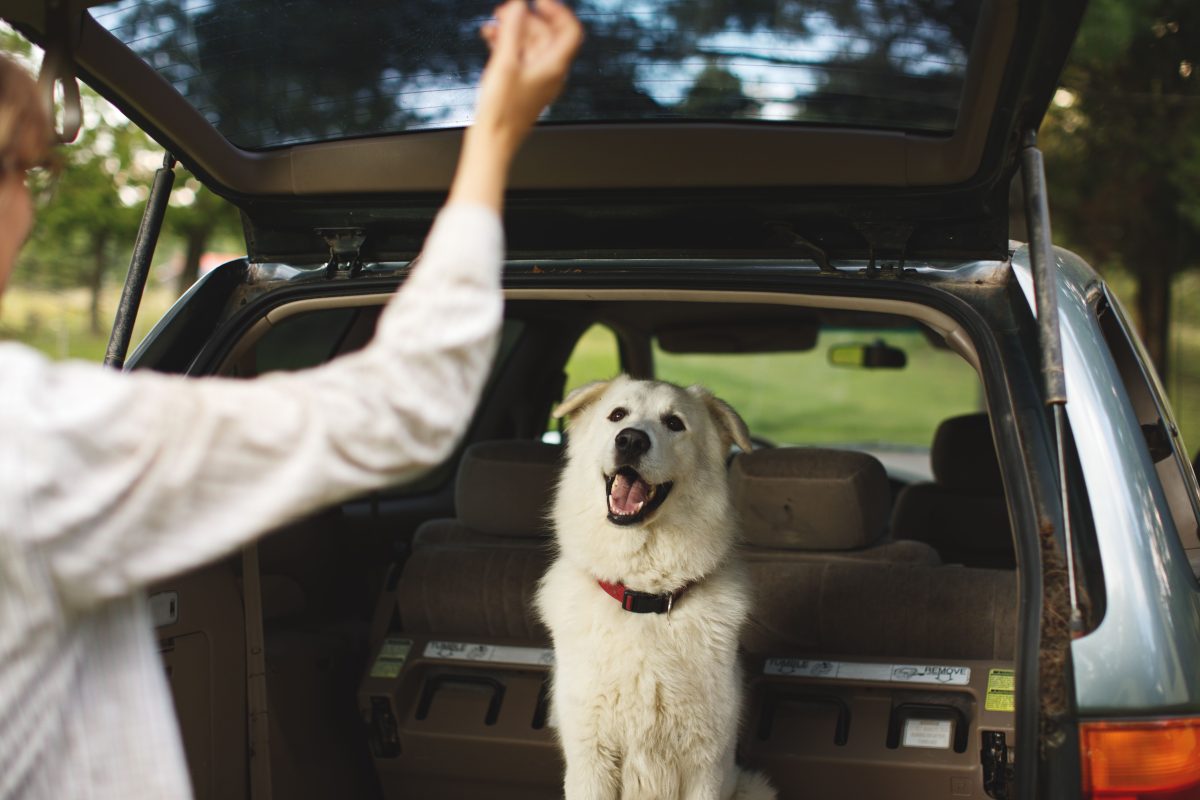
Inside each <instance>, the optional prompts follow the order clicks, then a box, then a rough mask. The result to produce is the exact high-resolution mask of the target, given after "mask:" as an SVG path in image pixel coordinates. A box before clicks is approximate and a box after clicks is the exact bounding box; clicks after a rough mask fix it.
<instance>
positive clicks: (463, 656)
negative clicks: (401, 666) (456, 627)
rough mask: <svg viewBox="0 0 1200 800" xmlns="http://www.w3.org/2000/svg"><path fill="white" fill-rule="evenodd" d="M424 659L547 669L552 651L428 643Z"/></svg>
mask: <svg viewBox="0 0 1200 800" xmlns="http://www.w3.org/2000/svg"><path fill="white" fill-rule="evenodd" d="M425 657H426V658H441V659H448V660H452V661H486V662H493V663H501V664H533V665H539V666H545V667H548V666H550V665H552V664H553V663H554V651H553V650H550V649H549V648H545V647H512V646H509V645H500V644H476V643H473V642H430V643H429V644H427V645H425Z"/></svg>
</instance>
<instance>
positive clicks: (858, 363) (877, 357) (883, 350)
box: [829, 339, 908, 369]
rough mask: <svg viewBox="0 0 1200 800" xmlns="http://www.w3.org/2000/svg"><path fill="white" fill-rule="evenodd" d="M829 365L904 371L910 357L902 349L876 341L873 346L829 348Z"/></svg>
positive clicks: (845, 345) (857, 345) (854, 345)
mask: <svg viewBox="0 0 1200 800" xmlns="http://www.w3.org/2000/svg"><path fill="white" fill-rule="evenodd" d="M829 363H830V364H832V365H833V366H835V367H858V368H860V369H902V368H903V367H904V366H905V365H907V364H908V356H906V355H905V354H904V351H903V350H901V349H900V348H898V347H892V346H890V345H889V344H887V343H886V342H884V341H883V340H882V339H876V340H875V341H874V342H872V343H871V344H838V345H834V346H833V347H831V348H829Z"/></svg>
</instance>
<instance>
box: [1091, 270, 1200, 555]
mask: <svg viewBox="0 0 1200 800" xmlns="http://www.w3.org/2000/svg"><path fill="white" fill-rule="evenodd" d="M1096 318H1097V319H1098V320H1099V322H1100V331H1101V333H1102V334H1103V335H1104V340H1105V342H1106V343H1107V344H1108V349H1109V351H1110V352H1111V353H1112V356H1113V360H1114V361H1115V362H1116V365H1117V369H1118V370H1119V371H1120V373H1121V382H1122V383H1123V384H1124V385H1125V391H1126V393H1127V394H1128V396H1129V400H1130V402H1131V403H1132V404H1133V409H1134V412H1135V413H1136V414H1137V418H1138V424H1140V425H1141V427H1142V434H1143V436H1144V437H1145V439H1146V446H1147V448H1148V449H1149V451H1150V457H1151V459H1153V461H1154V466H1155V471H1156V472H1157V473H1158V479H1159V481H1160V482H1161V483H1162V487H1163V491H1164V492H1165V493H1166V495H1167V503H1168V504H1169V506H1170V508H1171V517H1172V519H1173V520H1174V522H1175V529H1176V530H1177V531H1179V538H1180V541H1181V542H1182V544H1183V548H1184V550H1186V551H1187V554H1188V560H1189V561H1190V562H1191V564H1192V570H1193V571H1194V572H1197V573H1198V574H1200V524H1198V520H1200V489H1198V488H1197V484H1196V475H1195V473H1194V472H1193V471H1192V466H1191V462H1190V461H1189V459H1188V456H1187V448H1186V447H1185V446H1184V443H1183V437H1182V436H1181V435H1180V433H1179V426H1178V425H1177V424H1176V423H1175V418H1174V416H1173V415H1172V414H1171V408H1170V406H1169V405H1168V404H1167V400H1166V393H1165V392H1164V391H1163V389H1162V385H1161V384H1160V383H1159V382H1158V377H1157V376H1156V375H1155V374H1154V371H1153V369H1152V368H1150V367H1149V364H1150V360H1149V358H1148V357H1147V355H1146V352H1145V350H1143V349H1142V346H1141V342H1139V341H1138V339H1137V337H1135V336H1134V335H1133V334H1132V333H1131V332H1130V331H1131V330H1132V328H1131V327H1130V326H1129V322H1128V320H1127V319H1126V318H1125V315H1124V313H1123V311H1122V310H1121V307H1120V305H1119V304H1118V303H1117V301H1116V300H1115V299H1114V298H1113V297H1112V295H1111V294H1109V292H1108V290H1107V289H1105V292H1104V295H1103V297H1101V299H1100V301H1099V302H1098V304H1097V306H1096Z"/></svg>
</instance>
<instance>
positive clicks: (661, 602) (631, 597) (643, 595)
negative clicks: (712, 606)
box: [596, 580, 688, 614]
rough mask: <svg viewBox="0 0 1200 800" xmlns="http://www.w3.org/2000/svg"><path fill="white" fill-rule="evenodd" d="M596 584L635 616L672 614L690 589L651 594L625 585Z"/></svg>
mask: <svg viewBox="0 0 1200 800" xmlns="http://www.w3.org/2000/svg"><path fill="white" fill-rule="evenodd" d="M596 583H598V584H599V585H600V588H601V589H603V590H604V591H605V592H607V593H608V595H609V596H610V597H612V598H613V599H614V600H616V601H618V602H619V603H620V604H621V608H623V609H625V610H626V611H630V612H632V613H634V614H669V613H671V608H672V606H674V605H675V603H677V602H678V601H679V598H680V597H681V596H682V595H683V593H684V592H686V591H687V588H688V587H686V586H684V587H683V588H682V589H680V590H679V591H677V592H667V593H666V594H650V593H649V592H639V591H635V590H633V589H627V588H625V584H623V583H609V582H607V581H601V580H598V581H596Z"/></svg>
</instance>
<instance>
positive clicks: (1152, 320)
mask: <svg viewBox="0 0 1200 800" xmlns="http://www.w3.org/2000/svg"><path fill="white" fill-rule="evenodd" d="M1165 266H1166V265H1165V264H1162V263H1161V262H1159V264H1157V265H1156V266H1155V267H1152V268H1150V269H1142V270H1138V272H1137V281H1138V284H1137V310H1138V332H1139V334H1140V335H1141V337H1142V344H1144V345H1145V346H1146V352H1147V353H1148V354H1149V355H1150V360H1151V361H1153V362H1154V369H1155V370H1156V371H1157V372H1158V377H1159V378H1160V379H1161V380H1162V381H1163V383H1164V384H1165V383H1166V381H1167V369H1168V367H1169V364H1168V363H1167V354H1168V353H1169V352H1170V350H1171V347H1170V344H1171V342H1170V330H1171V328H1170V323H1171V319H1170V317H1171V272H1170V271H1169V270H1168V269H1166V268H1165Z"/></svg>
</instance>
